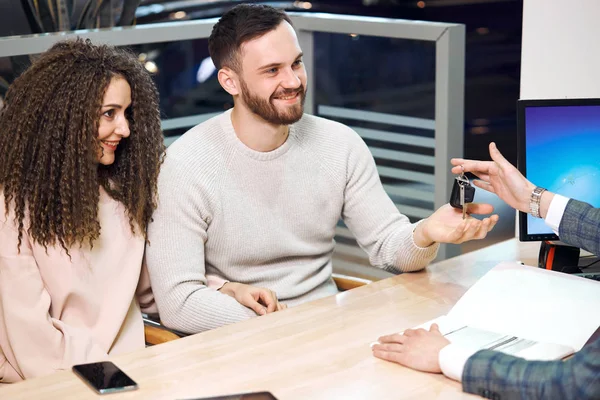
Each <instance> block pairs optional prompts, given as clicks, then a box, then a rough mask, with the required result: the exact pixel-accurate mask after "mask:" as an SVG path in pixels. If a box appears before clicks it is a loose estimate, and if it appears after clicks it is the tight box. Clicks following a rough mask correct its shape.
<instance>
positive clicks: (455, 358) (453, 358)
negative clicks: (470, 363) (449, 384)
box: [438, 343, 475, 382]
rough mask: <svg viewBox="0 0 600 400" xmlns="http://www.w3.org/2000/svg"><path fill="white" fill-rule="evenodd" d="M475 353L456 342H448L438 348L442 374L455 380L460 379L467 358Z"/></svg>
mask: <svg viewBox="0 0 600 400" xmlns="http://www.w3.org/2000/svg"><path fill="white" fill-rule="evenodd" d="M473 354H475V351H473V350H468V349H465V348H464V347H460V346H458V345H456V344H452V343H450V344H449V345H448V346H446V347H444V348H443V349H442V350H440V355H439V358H438V360H439V362H440V369H441V370H442V372H443V374H444V375H446V376H447V377H448V378H450V379H454V380H455V381H459V382H460V381H461V380H462V374H463V370H464V369H465V364H466V363H467V359H468V358H469V357H471V356H472V355H473Z"/></svg>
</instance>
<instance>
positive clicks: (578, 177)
mask: <svg viewBox="0 0 600 400" xmlns="http://www.w3.org/2000/svg"><path fill="white" fill-rule="evenodd" d="M565 102H568V100H565ZM598 103H599V104H598V105H568V106H557V105H552V106H525V108H524V121H523V122H524V126H523V127H522V129H523V128H524V133H525V148H524V151H525V167H526V170H525V172H526V176H527V179H529V180H530V181H531V182H533V183H534V184H536V185H538V186H542V187H544V188H546V189H548V190H549V191H551V192H554V193H558V194H561V195H564V196H567V197H570V198H575V199H578V200H581V201H585V202H587V203H590V204H592V205H593V206H595V207H600V101H599V102H598ZM526 233H527V234H528V235H539V234H551V233H552V230H551V229H550V228H548V226H547V225H546V224H545V223H544V221H543V220H542V219H538V218H533V217H532V216H530V215H528V216H527V232H526Z"/></svg>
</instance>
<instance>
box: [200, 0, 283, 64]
mask: <svg viewBox="0 0 600 400" xmlns="http://www.w3.org/2000/svg"><path fill="white" fill-rule="evenodd" d="M283 21H287V22H288V23H289V24H290V25H292V21H291V20H290V17H289V16H288V15H287V14H286V13H285V12H284V11H282V10H278V9H276V8H273V7H271V6H266V5H260V4H240V5H237V6H235V7H233V8H232V9H230V10H229V11H227V12H226V13H225V14H223V16H222V17H221V19H220V20H219V22H217V23H216V24H215V26H214V27H213V29H212V32H211V34H210V37H209V38H208V52H209V53H210V56H211V58H212V60H213V63H214V64H215V67H217V69H221V68H223V67H229V68H231V69H232V70H234V71H236V72H239V71H241V69H242V65H241V60H240V58H239V50H240V47H241V46H242V44H243V43H245V42H247V41H249V40H252V39H256V38H258V37H261V36H262V35H264V34H265V33H267V32H270V31H272V30H274V29H276V28H277V27H278V26H279V24H281V23H282V22H283Z"/></svg>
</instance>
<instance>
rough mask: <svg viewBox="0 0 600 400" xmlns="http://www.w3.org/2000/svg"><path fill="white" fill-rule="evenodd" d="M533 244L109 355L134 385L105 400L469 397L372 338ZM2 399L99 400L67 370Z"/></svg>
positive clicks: (427, 311)
mask: <svg viewBox="0 0 600 400" xmlns="http://www.w3.org/2000/svg"><path fill="white" fill-rule="evenodd" d="M538 248H539V243H528V244H520V243H518V242H517V241H516V240H514V239H513V240H509V241H506V242H502V243H499V244H496V245H493V246H490V247H487V248H485V249H481V250H478V251H475V252H472V253H468V254H465V255H463V256H460V257H456V258H453V259H450V260H445V261H443V262H440V263H437V264H434V265H431V266H430V267H428V268H427V269H426V270H425V271H422V272H418V273H410V274H403V275H400V276H397V277H393V278H389V279H385V280H382V281H378V282H375V283H373V284H370V285H368V286H363V287H360V288H357V289H353V290H351V291H348V292H344V293H340V294H338V295H337V296H332V297H329V298H325V299H321V300H318V301H315V302H312V303H308V304H304V305H302V306H298V307H295V308H293V309H288V310H286V311H283V312H278V313H274V314H269V315H266V316H263V317H259V318H255V319H252V320H249V321H245V322H242V323H239V324H235V325H230V326H226V327H223V328H220V329H215V330H213V331H209V332H205V333H202V334H198V335H194V336H189V337H186V338H183V339H179V340H176V341H173V342H169V343H165V344H162V345H158V346H154V347H150V348H147V349H144V350H140V351H137V352H133V353H130V354H127V355H122V356H119V357H115V358H114V362H115V363H116V364H117V365H118V366H120V367H121V368H122V369H123V370H124V371H125V372H126V373H127V374H128V375H130V376H131V377H132V378H133V379H134V380H135V381H137V383H138V384H139V387H140V389H139V390H137V391H134V392H126V393H122V394H114V395H108V397H107V399H109V400H117V399H186V398H194V397H202V396H210V395H224V394H232V393H237V392H244V391H259V390H270V391H271V392H272V393H273V394H274V395H275V396H277V397H278V398H279V399H281V400H295V399H298V400H308V399H309V400H315V399H327V400H331V399H405V398H408V399H440V400H445V399H459V398H475V396H471V395H466V394H464V393H462V391H461V386H460V384H459V383H457V382H453V381H451V380H449V379H447V378H445V377H444V376H442V375H434V374H426V373H421V372H416V371H413V370H410V369H407V368H404V367H401V366H399V365H396V364H392V363H388V362H385V361H382V360H379V359H376V358H374V357H373V356H372V355H371V349H370V347H369V344H370V343H371V342H373V341H375V340H376V339H377V338H378V337H379V336H381V335H383V334H388V333H392V332H398V331H402V330H404V329H406V328H411V327H414V326H416V325H418V324H421V323H423V322H426V321H428V320H430V319H433V318H435V317H438V316H440V315H443V314H445V313H447V312H448V311H449V310H450V308H452V306H453V305H454V304H455V303H456V301H457V300H458V299H459V298H460V297H461V296H462V294H463V293H464V292H465V291H466V290H467V289H468V288H469V287H470V286H471V285H473V283H474V282H475V281H476V280H477V279H479V278H480V277H482V276H483V275H484V274H485V273H486V272H487V271H489V270H490V269H491V268H492V267H494V266H495V265H496V264H497V263H498V262H500V261H508V260H521V261H524V262H525V263H527V264H532V263H535V261H536V258H537V252H538ZM0 398H2V399H24V398H27V399H44V400H50V399H61V400H63V399H77V400H79V399H98V396H97V395H95V394H94V393H93V392H92V391H91V390H90V389H89V388H88V387H87V386H86V385H85V384H84V383H83V382H82V381H80V380H79V379H78V378H77V377H76V376H75V375H73V373H71V371H61V372H58V373H55V374H53V375H50V376H45V377H41V378H37V379H31V380H27V381H25V382H22V383H19V384H16V385H9V386H6V387H4V388H2V389H0Z"/></svg>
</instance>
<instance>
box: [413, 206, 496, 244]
mask: <svg viewBox="0 0 600 400" xmlns="http://www.w3.org/2000/svg"><path fill="white" fill-rule="evenodd" d="M467 207H468V211H467V212H468V213H469V214H490V213H492V212H493V211H494V207H493V206H492V205H491V204H475V203H471V204H468V206H467ZM496 222H498V216H497V215H492V216H491V217H487V218H484V219H482V220H479V219H476V218H473V217H471V216H468V217H467V218H466V219H462V211H460V210H458V209H456V208H453V207H452V206H450V204H444V205H443V206H441V207H440V208H438V209H437V210H436V211H435V212H434V213H433V214H431V215H430V216H429V217H428V218H426V219H425V220H423V222H421V223H420V224H419V225H418V226H417V228H416V229H415V232H414V240H415V244H416V245H417V246H419V247H428V246H431V245H432V244H433V243H434V242H438V243H454V244H459V243H463V242H466V241H468V240H472V239H483V238H485V237H486V235H487V233H488V232H489V231H491V230H492V229H493V228H494V225H496Z"/></svg>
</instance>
